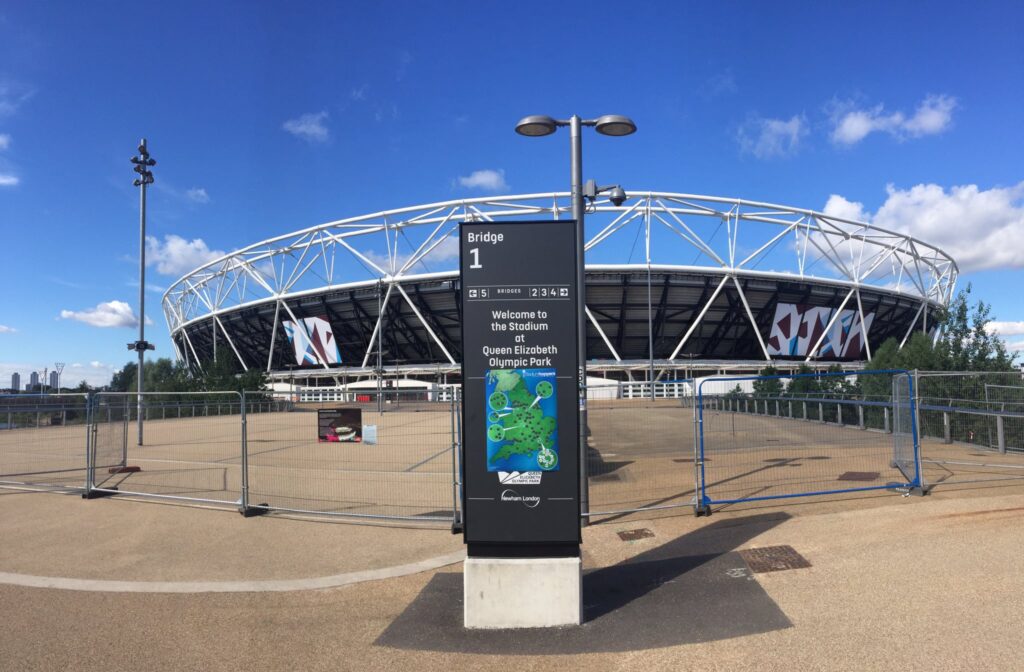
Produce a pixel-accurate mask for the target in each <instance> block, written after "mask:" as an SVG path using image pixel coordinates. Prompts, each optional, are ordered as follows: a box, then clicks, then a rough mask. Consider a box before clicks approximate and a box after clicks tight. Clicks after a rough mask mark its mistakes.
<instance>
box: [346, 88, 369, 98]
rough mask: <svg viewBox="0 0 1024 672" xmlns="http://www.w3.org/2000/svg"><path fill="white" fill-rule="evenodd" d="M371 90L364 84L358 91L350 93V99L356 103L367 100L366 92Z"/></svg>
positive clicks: (353, 90)
mask: <svg viewBox="0 0 1024 672" xmlns="http://www.w3.org/2000/svg"><path fill="white" fill-rule="evenodd" d="M369 88H370V87H369V86H368V85H367V84H363V85H362V86H360V87H359V88H357V89H352V91H350V92H349V94H348V97H349V98H351V99H352V100H355V101H361V100H366V92H367V90H369Z"/></svg>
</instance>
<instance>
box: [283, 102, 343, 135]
mask: <svg viewBox="0 0 1024 672" xmlns="http://www.w3.org/2000/svg"><path fill="white" fill-rule="evenodd" d="M326 119H327V111H326V110H324V111H321V112H308V113H306V114H303V115H300V116H298V117H296V118H295V119H289V120H288V121H286V122H284V124H283V125H282V126H281V127H282V128H283V129H284V130H286V131H288V132H289V133H291V134H292V135H294V136H295V137H297V138H302V139H303V140H305V141H307V142H327V140H328V139H330V137H331V134H330V132H329V131H328V130H327V127H326V126H324V121H325V120H326Z"/></svg>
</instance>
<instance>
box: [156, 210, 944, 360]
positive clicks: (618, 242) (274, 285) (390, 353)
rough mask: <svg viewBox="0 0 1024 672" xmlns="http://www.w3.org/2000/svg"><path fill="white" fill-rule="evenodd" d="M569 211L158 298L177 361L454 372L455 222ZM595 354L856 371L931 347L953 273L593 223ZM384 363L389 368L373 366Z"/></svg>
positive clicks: (219, 268)
mask: <svg viewBox="0 0 1024 672" xmlns="http://www.w3.org/2000/svg"><path fill="white" fill-rule="evenodd" d="M570 212H571V204H570V200H569V194H568V193H565V192H557V193H548V194H524V195H514V196H511V195H510V196H496V197H490V198H477V199H460V200H456V201H446V202H442V203H432V204H428V205H421V206H414V207H408V208H401V209H397V210H387V211H383V212H376V213H373V214H368V215H362V216H358V217H351V218H348V219H342V220H337V221H333V222H327V223H325V224H321V225H319V226H314V227H311V228H308V229H303V230H301V231H296V232H293V233H288V234H283V235H280V236H277V237H274V238H271V239H268V240H265V241H262V242H258V243H254V244H252V245H249V246H248V247H244V248H242V249H239V250H238V251H235V252H232V253H230V254H227V255H225V256H223V257H221V258H219V259H216V260H213V261H211V262H209V263H207V264H204V265H203V266H201V267H199V268H197V269H195V270H194V271H192V272H190V273H188V274H187V275H185V276H184V277H182V278H181V279H180V280H178V281H177V282H175V283H174V284H173V285H172V286H171V287H170V289H168V290H167V292H166V293H165V294H164V296H163V309H164V315H165V318H166V320H167V325H168V328H169V329H170V332H171V336H172V340H173V342H174V347H175V349H176V351H177V355H178V357H179V358H180V359H182V360H185V361H187V362H189V363H190V364H191V365H193V366H202V364H203V363H204V362H206V361H208V360H211V359H214V358H215V357H220V356H230V357H233V358H234V359H235V360H236V361H237V362H238V364H239V366H240V367H241V368H245V369H250V368H254V367H257V368H263V369H265V370H267V371H272V372H273V371H283V370H286V369H291V368H295V367H296V366H297V367H300V368H306V369H308V370H310V371H321V372H323V373H324V374H327V373H328V372H330V371H339V370H352V369H358V370H363V371H366V370H369V369H372V368H375V367H377V366H378V364H379V365H382V366H385V367H403V366H405V367H409V366H416V365H432V364H433V365H447V366H449V367H451V366H454V365H456V364H457V363H458V361H459V359H460V356H461V351H460V348H461V343H460V315H459V301H458V298H459V297H458V293H459V291H460V288H459V280H458V231H459V222H460V221H468V220H472V221H478V222H479V221H501V220H505V221H509V220H527V219H530V220H537V219H566V218H569V217H570ZM586 229H587V230H586V240H587V243H586V267H587V297H586V304H587V306H586V308H587V318H588V338H587V353H588V358H589V359H590V360H592V361H595V364H599V363H605V364H608V365H614V364H624V363H629V362H638V361H649V360H650V359H654V360H658V361H659V362H660V364H661V366H663V367H674V366H675V365H676V363H677V362H678V363H680V364H682V363H686V362H690V361H691V360H693V359H694V358H699V359H703V360H743V361H766V360H790V361H795V360H800V361H805V360H806V361H836V360H838V361H861V360H864V359H867V358H869V357H870V352H871V347H872V345H875V346H877V345H878V344H881V343H882V342H883V341H884V340H885V339H887V338H889V337H895V338H897V339H900V340H905V339H906V338H907V337H908V335H909V334H910V333H911V332H912V331H913V330H914V329H923V330H928V329H929V327H930V325H929V319H930V318H929V313H930V312H933V311H934V309H935V308H938V307H941V306H944V305H946V304H948V302H949V300H950V297H951V295H952V292H953V290H954V287H955V284H956V279H957V274H958V269H957V265H956V263H955V262H954V260H953V259H952V258H951V257H950V256H949V255H948V254H946V253H945V252H943V251H942V250H940V249H938V248H936V247H934V246H932V245H929V244H927V243H925V242H923V241H920V240H917V239H915V238H912V237H910V236H907V235H904V234H901V233H898V232H894V231H887V230H884V229H880V228H878V227H875V226H872V225H870V224H867V223H864V222H856V221H850V220H845V219H840V218H836V217H832V216H829V215H826V214H823V213H820V212H814V211H811V210H804V209H799V208H791V207H787V206H781V205H773V204H769V203H758V202H753V201H745V200H742V199H735V198H719V197H712V196H697V195H691V194H676V193H666V192H630V193H629V200H628V201H627V202H626V203H624V204H623V205H621V206H615V205H613V204H611V203H610V202H608V201H606V200H598V201H597V202H596V203H595V204H594V205H593V206H592V207H591V208H590V211H589V212H588V216H587V220H586ZM378 353H379V359H378Z"/></svg>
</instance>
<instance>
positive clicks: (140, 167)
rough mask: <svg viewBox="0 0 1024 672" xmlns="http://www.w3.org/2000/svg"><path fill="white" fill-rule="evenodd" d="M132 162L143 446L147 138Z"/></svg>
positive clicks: (135, 346) (134, 345) (149, 178)
mask: <svg viewBox="0 0 1024 672" xmlns="http://www.w3.org/2000/svg"><path fill="white" fill-rule="evenodd" d="M131 162H132V163H133V164H135V168H134V170H135V172H136V173H138V174H139V176H138V177H137V178H135V181H134V182H132V184H134V185H135V186H136V187H141V188H142V189H141V191H140V192H139V340H137V341H135V342H134V343H129V344H128V349H129V350H134V351H135V352H137V353H139V390H138V394H137V395H136V396H137V398H138V409H137V411H138V419H139V445H140V446H141V445H142V418H143V409H142V393H143V392H144V391H145V388H144V384H143V373H142V370H143V366H144V364H145V356H146V351H147V350H154V349H155V346H154V345H153V344H152V343H147V342H146V187H147V186H148V185H150V184H153V173H152V172H151V171H150V170H149V169H150V168H152V167H153V166H155V165H156V160H154V159H152V158H150V156H149V150H147V149H146V139H145V138H143V139H142V140H141V141H140V142H139V155H138V156H133V157H132V158H131Z"/></svg>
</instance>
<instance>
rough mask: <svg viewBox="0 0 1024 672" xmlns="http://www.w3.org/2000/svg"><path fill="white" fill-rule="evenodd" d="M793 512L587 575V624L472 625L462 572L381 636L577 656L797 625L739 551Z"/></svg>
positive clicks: (393, 642) (705, 531)
mask: <svg viewBox="0 0 1024 672" xmlns="http://www.w3.org/2000/svg"><path fill="white" fill-rule="evenodd" d="M788 519H789V516H788V515H786V514H783V513H779V514H762V515H756V516H747V517H744V518H732V519H727V520H719V521H716V522H714V523H711V524H709V525H706V526H704V527H702V528H700V529H698V530H695V531H693V532H689V533H687V534H684V535H682V536H680V537H677V538H675V539H673V540H671V541H669V542H667V543H665V544H662V545H661V546H658V547H656V548H652V549H650V550H648V551H645V552H643V553H640V554H639V555H637V556H635V557H634V558H632V559H631V560H628V561H626V562H623V563H620V564H618V565H613V566H611V567H604V568H600V569H595V570H592V571H589V572H586V573H585V574H584V577H583V601H584V619H585V622H584V624H583V625H582V626H574V627H565V628H548V629H518V630H466V629H465V628H463V627H462V574H461V573H458V572H446V573H440V574H437V575H435V576H434V577H433V578H432V579H431V580H430V582H429V583H428V584H427V585H426V587H424V588H423V590H422V591H421V592H420V594H419V595H418V596H417V597H416V599H415V600H413V601H412V603H411V604H410V605H409V606H408V608H406V610H405V611H404V612H403V613H402V614H401V615H399V616H398V618H396V619H395V620H394V621H393V622H392V623H391V625H390V626H388V628H387V629H386V630H385V631H384V632H383V633H382V634H381V636H380V637H379V638H378V639H377V641H376V642H375V643H376V644H377V645H378V646H387V647H392V648H398V649H411V650H423V651H451V652H462V653H486V654H505V655H514V654H523V655H538V654H540V655H543V654H567V653H584V652H602V651H603V652H611V651H635V650H640V649H652V648H659V647H665V646H676V645H679V644H690V643H699V642H709V641H714V640H719V639H728V638H731V637H741V636H744V635H752V634H758V633H763V632H771V631H773V630H781V629H783V628H788V627H791V626H792V623H791V622H790V621H789V619H788V618H787V617H786V615H785V614H784V613H782V610H781V609H779V607H778V605H776V604H775V602H774V600H772V599H771V597H769V596H768V594H767V593H766V592H765V591H764V589H763V588H761V585H760V584H759V583H758V582H757V581H756V580H755V579H754V576H753V574H752V573H751V572H750V570H749V569H748V568H747V565H746V563H745V562H744V561H743V559H742V558H741V557H740V555H739V554H738V553H736V552H735V549H736V548H738V547H739V546H741V545H743V544H744V543H746V542H748V541H749V540H751V539H753V538H754V537H756V536H758V535H760V534H761V533H763V532H765V531H767V530H769V529H771V528H773V527H775V526H777V525H779V524H781V523H783V522H785V521H786V520H788Z"/></svg>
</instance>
